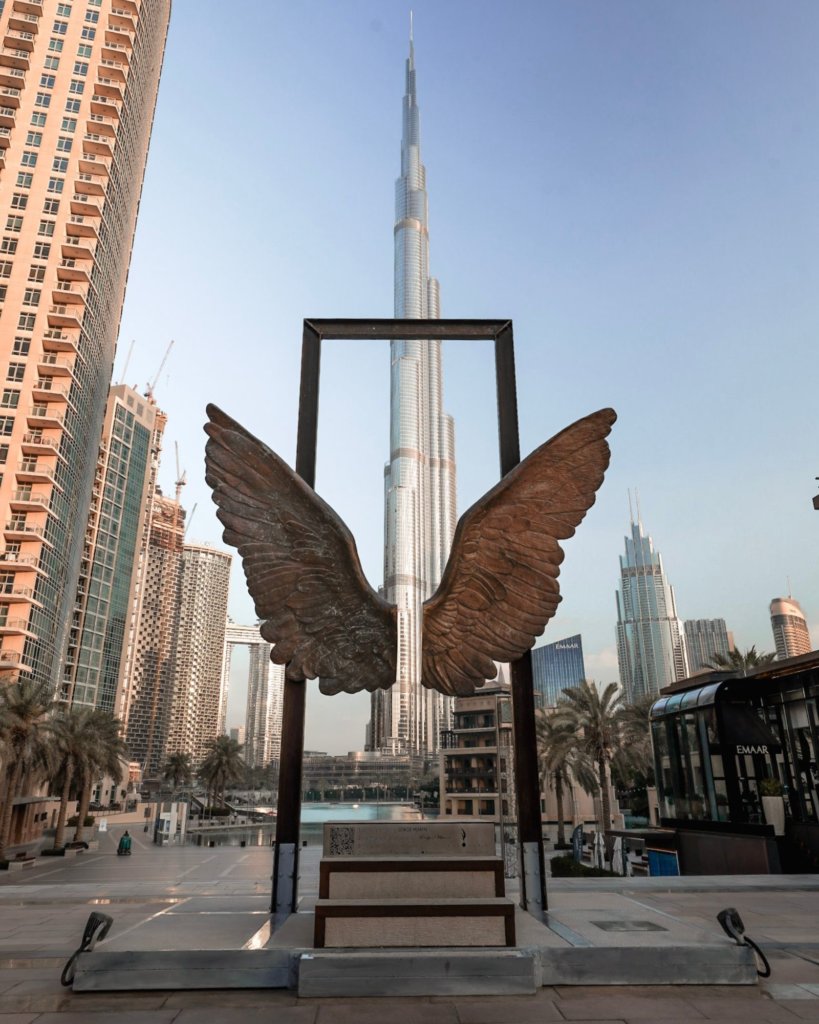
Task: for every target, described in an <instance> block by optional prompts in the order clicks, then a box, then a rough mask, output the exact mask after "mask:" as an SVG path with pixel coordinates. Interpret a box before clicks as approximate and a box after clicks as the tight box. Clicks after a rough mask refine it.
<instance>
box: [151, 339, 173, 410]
mask: <svg viewBox="0 0 819 1024" xmlns="http://www.w3.org/2000/svg"><path fill="white" fill-rule="evenodd" d="M172 348H173V339H171V340H170V341H169V342H168V347H167V348H166V349H165V355H164V356H163V357H162V362H161V363H160V364H159V369H158V370H157V371H156V376H155V377H154V379H153V380H152V381H151V382H150V384H148V385H147V387H146V391H145V397H146V398H147V399H148V401H149V402H153V401H154V390H155V388H156V385H157V381H158V380H159V375H160V374H161V373H162V370H163V368H164V366H165V363H167V361H168V356H169V355H170V354H171V349H172Z"/></svg>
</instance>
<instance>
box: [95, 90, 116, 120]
mask: <svg viewBox="0 0 819 1024" xmlns="http://www.w3.org/2000/svg"><path fill="white" fill-rule="evenodd" d="M120 106H121V102H120V101H119V100H118V99H115V98H114V97H113V96H104V95H103V94H102V93H94V95H93V96H92V97H91V113H92V114H99V115H100V116H101V117H107V118H110V119H111V120H112V121H119V108H120Z"/></svg>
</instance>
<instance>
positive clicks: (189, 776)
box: [162, 751, 193, 792]
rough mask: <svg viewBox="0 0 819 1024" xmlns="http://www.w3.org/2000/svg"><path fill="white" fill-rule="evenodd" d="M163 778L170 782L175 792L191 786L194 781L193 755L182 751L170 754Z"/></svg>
mask: <svg viewBox="0 0 819 1024" xmlns="http://www.w3.org/2000/svg"><path fill="white" fill-rule="evenodd" d="M162 778H163V779H164V781H165V782H170V784H171V789H172V790H173V791H174V792H175V791H176V790H178V789H181V788H182V787H184V786H189V785H190V784H191V782H192V781H193V765H192V763H191V755H190V754H185V753H183V752H182V751H177V752H176V753H174V754H169V755H168V760H167V761H166V762H165V767H164V769H163V771H162Z"/></svg>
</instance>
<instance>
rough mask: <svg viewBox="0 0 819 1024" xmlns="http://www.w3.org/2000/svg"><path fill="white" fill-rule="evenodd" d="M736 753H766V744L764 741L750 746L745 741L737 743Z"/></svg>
mask: <svg viewBox="0 0 819 1024" xmlns="http://www.w3.org/2000/svg"><path fill="white" fill-rule="evenodd" d="M737 753H738V754H767V753H768V746H767V744H765V743H759V744H757V745H756V746H751V745H750V744H746V743H737Z"/></svg>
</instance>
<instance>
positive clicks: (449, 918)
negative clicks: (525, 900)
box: [313, 898, 515, 949]
mask: <svg viewBox="0 0 819 1024" xmlns="http://www.w3.org/2000/svg"><path fill="white" fill-rule="evenodd" d="M313 944H314V946H315V947H316V948H317V949H323V948H326V947H332V948H336V949H337V948H354V949H379V948H381V949H383V948H386V947H389V948H400V947H406V946H415V947H421V948H423V947H442V946H514V945H515V905H514V904H513V903H512V902H511V901H510V900H507V899H503V898H490V899H435V900H430V899H391V900H322V899H320V900H318V902H317V903H316V927H315V935H314V942H313Z"/></svg>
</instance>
